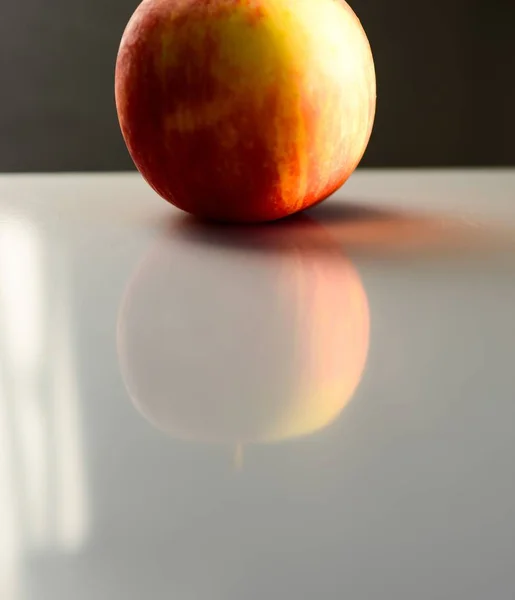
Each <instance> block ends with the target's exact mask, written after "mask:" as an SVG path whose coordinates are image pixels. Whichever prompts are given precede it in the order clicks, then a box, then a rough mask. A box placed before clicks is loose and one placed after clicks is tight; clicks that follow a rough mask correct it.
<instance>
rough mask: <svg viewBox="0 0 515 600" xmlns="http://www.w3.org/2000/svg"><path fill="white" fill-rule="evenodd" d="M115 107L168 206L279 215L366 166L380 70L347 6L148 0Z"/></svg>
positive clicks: (120, 71) (214, 214)
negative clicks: (376, 70)
mask: <svg viewBox="0 0 515 600" xmlns="http://www.w3.org/2000/svg"><path fill="white" fill-rule="evenodd" d="M116 105H117V110H118V115H119V119H120V124H121V129H122V132H123V135H124V138H125V141H126V143H127V146H128V149H129V152H130V154H131V156H132V158H133V160H134V162H135V164H136V166H137V168H138V169H139V171H140V172H141V174H142V175H143V177H144V178H145V179H146V180H147V181H148V183H149V184H150V185H151V186H152V187H153V188H154V190H155V191H156V192H158V193H159V194H160V195H161V196H163V197H164V198H165V199H166V200H168V201H169V202H171V203H172V204H174V205H176V206H178V207H179V208H181V209H183V210H186V211H188V212H190V213H193V214H195V215H198V216H201V217H206V218H212V219H219V220H227V221H242V222H244V221H247V222H251V221H267V220H273V219H278V218H281V217H284V216H287V215H289V214H292V213H295V212H297V211H300V210H302V209H305V208H307V207H309V206H311V205H313V204H315V203H317V202H319V201H321V200H323V199H324V198H326V197H327V196H328V195H330V194H331V193H332V192H334V191H335V190H336V189H337V188H338V187H340V186H341V185H342V184H343V183H344V182H345V181H346V180H347V179H348V177H349V176H350V175H351V173H352V172H353V171H354V169H355V168H356V166H357V165H358V163H359V161H360V160H361V158H362V156H363V153H364V151H365V149H366V146H367V144H368V140H369V138H370V134H371V131H372V126H373V121H374V115H375V106H376V82H375V71H374V62H373V58H372V53H371V50H370V45H369V43H368V40H367V36H366V34H365V32H364V30H363V28H362V26H361V24H360V22H359V20H358V18H357V17H356V15H355V14H354V12H353V11H352V10H351V8H350V7H349V6H348V5H347V4H346V2H345V1H344V0H144V2H143V3H142V4H141V5H140V6H139V8H138V9H137V10H136V12H135V14H134V16H133V17H132V19H131V20H130V22H129V24H128V26H127V29H126V30H125V33H124V35H123V39H122V42H121V46H120V51H119V55H118V61H117V66H116Z"/></svg>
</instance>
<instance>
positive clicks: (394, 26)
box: [0, 0, 515, 171]
mask: <svg viewBox="0 0 515 600" xmlns="http://www.w3.org/2000/svg"><path fill="white" fill-rule="evenodd" d="M294 1H295V0H292V2H294ZM350 3H351V5H352V7H353V8H354V10H355V11H356V13H357V14H358V16H359V17H360V19H361V21H362V23H363V25H364V27H365V29H366V31H367V33H368V36H369V39H370V42H371V45H372V50H373V52H374V56H375V60H376V68H377V76H378V113H377V120H376V127H375V130H374V134H373V137H372V140H371V143H370V146H369V149H368V151H367V154H366V156H365V159H364V161H363V163H362V164H363V165H365V166H455V165H485V166H486V165H514V164H515V144H514V138H515V111H514V108H515V2H514V0H502V1H501V0H497V2H493V3H488V2H485V1H480V0H467V1H465V0H433V1H431V2H427V1H422V0H351V2H350ZM137 4H138V1H137V0H10V1H7V0H4V1H3V2H2V8H0V61H1V62H0V74H1V83H0V171H62V170H76V171H80V170H125V169H130V168H132V163H131V161H130V159H129V156H128V154H127V151H126V149H125V146H124V143H123V140H122V138H121V135H120V132H119V128H118V122H117V118H116V112H115V108H114V98H113V74H114V64H115V60H116V53H117V49H118V44H119V41H120V38H121V35H122V33H123V29H124V27H125V25H126V23H127V21H128V19H129V17H130V15H131V14H132V12H133V11H134V9H135V8H136V6H137Z"/></svg>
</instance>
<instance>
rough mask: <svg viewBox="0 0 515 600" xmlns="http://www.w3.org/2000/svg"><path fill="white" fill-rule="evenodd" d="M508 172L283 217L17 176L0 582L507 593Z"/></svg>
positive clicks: (68, 178) (94, 597) (511, 306)
mask: <svg viewBox="0 0 515 600" xmlns="http://www.w3.org/2000/svg"><path fill="white" fill-rule="evenodd" d="M514 567H515V171H502V170H499V171H447V172H431V171H420V172H417V171H409V172H401V171H399V172H395V171H388V172H381V171H375V172H374V171H360V172H358V173H357V174H355V176H354V177H353V178H352V179H351V181H350V182H349V183H348V184H347V185H346V186H345V187H344V188H343V190H341V191H340V192H338V193H337V194H336V195H335V196H334V197H333V198H331V199H329V200H328V201H327V202H326V203H325V204H323V205H321V206H319V207H318V208H316V209H314V210H312V211H311V212H310V213H309V215H306V216H303V217H301V218H299V219H294V220H292V221H286V222H283V223H279V224H275V225H272V226H268V227H246V228H234V227H209V226H206V225H202V224H199V223H197V222H195V221H193V220H192V219H189V218H185V217H184V216H183V215H182V214H181V213H180V212H179V211H177V210H176V209H174V208H172V207H171V206H169V205H168V204H166V203H165V202H164V201H162V200H161V199H159V198H158V197H157V196H155V194H154V193H153V192H152V191H151V190H150V189H149V188H148V187H147V186H146V185H145V184H144V183H143V182H142V180H141V179H140V178H139V176H138V175H136V174H117V175H62V176H61V175H34V176H21V175H6V176H2V177H0V598H1V599H2V600H142V599H149V600H254V599H255V600H263V599H265V598H266V599H271V600H275V599H281V600H300V599H302V600H304V599H314V598H323V599H324V600H325V599H327V600H332V599H334V600H341V599H342V598H347V599H349V600H376V599H377V600H390V599H391V600H447V599H448V600H457V599H464V600H465V599H466V600H473V599H474V600H475V599H477V600H485V599H489V600H509V599H512V598H514V597H515V569H514Z"/></svg>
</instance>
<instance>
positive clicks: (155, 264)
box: [117, 216, 369, 444]
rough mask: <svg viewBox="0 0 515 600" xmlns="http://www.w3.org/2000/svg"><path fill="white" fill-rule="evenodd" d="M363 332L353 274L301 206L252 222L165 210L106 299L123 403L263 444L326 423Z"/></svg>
mask: <svg viewBox="0 0 515 600" xmlns="http://www.w3.org/2000/svg"><path fill="white" fill-rule="evenodd" d="M368 341H369V310H368V302H367V298H366V294H365V291H364V289H363V286H362V283H361V280H360V278H359V276H358V274H357V272H356V270H355V268H354V267H353V265H352V264H351V263H350V261H349V260H348V259H347V258H346V257H345V256H344V255H343V254H342V253H341V249H340V247H339V245H338V243H337V242H336V241H334V240H332V239H331V237H330V235H329V234H328V232H327V230H326V229H325V228H323V227H321V226H320V225H319V224H317V223H316V222H314V221H312V220H311V219H309V218H307V217H306V216H301V217H297V218H294V219H290V220H287V221H282V222H278V223H274V224H271V225H269V226H264V227H263V226H261V227H254V226H247V227H245V226H244V227H236V226H218V227H214V226H212V225H209V226H207V225H203V224H202V223H200V222H198V221H195V220H193V219H188V218H186V219H184V218H180V219H176V220H174V221H173V222H172V224H171V227H170V228H169V229H168V230H167V231H166V234H165V235H163V237H162V239H161V240H159V241H158V242H157V243H156V245H155V246H154V247H153V248H151V249H150V251H149V253H148V254H147V255H146V256H145V257H144V258H143V259H142V261H141V262H140V264H139V266H138V267H137V269H136V271H135V273H134V275H133V277H132V279H131V280H130V281H129V283H128V285H127V288H126V290H125V293H124V296H123V299H122V302H121V305H120V309H119V321H118V340H117V344H118V355H119V361H120V368H121V372H122V376H123V379H124V382H125V385H126V387H127V389H128V392H129V395H130V397H131V399H132V401H133V403H134V405H135V407H136V408H137V409H138V411H139V412H140V413H141V414H142V415H143V416H144V417H145V418H146V419H147V420H148V421H150V423H151V424H153V425H154V426H155V427H157V428H158V429H160V430H163V431H165V432H167V433H168V434H170V435H172V436H174V437H176V438H180V439H190V440H196V441H200V442H225V443H231V444H238V443H269V442H276V441H280V440H286V439H291V438H297V437H300V436H305V435H309V434H312V433H314V432H316V431H319V430H321V429H323V428H325V427H327V426H328V425H329V424H331V423H332V422H333V421H334V420H335V419H336V418H337V417H338V415H339V414H340V413H341V411H342V410H343V408H344V407H345V405H346V404H347V403H348V402H349V400H350V399H351V397H352V395H353V393H354V391H355V390H356V388H357V386H358V384H359V382H360V379H361V377H362V374H363V370H364V367H365V362H366V357H367V352H368Z"/></svg>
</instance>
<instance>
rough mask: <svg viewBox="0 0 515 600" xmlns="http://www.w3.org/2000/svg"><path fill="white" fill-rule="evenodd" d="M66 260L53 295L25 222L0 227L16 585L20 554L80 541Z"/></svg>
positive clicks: (2, 355) (3, 420)
mask: <svg viewBox="0 0 515 600" xmlns="http://www.w3.org/2000/svg"><path fill="white" fill-rule="evenodd" d="M60 250H62V249H60ZM62 254H63V253H62V252H56V257H57V258H56V259H55V261H53V263H52V267H53V270H52V275H53V276H52V278H51V281H52V286H51V287H52V289H50V288H49V287H48V286H45V284H44V282H45V281H46V279H45V278H44V276H45V273H46V269H47V268H48V266H49V263H48V261H49V258H50V257H49V255H48V253H47V252H46V249H45V244H44V240H43V239H42V238H41V236H40V233H39V231H38V230H37V229H36V228H35V227H34V226H33V225H32V224H31V223H29V222H26V221H23V220H21V219H15V218H7V219H4V220H2V221H1V222H0V327H1V332H2V336H1V339H0V428H1V432H0V433H1V444H2V448H1V450H2V452H1V461H0V469H1V472H0V480H1V492H0V512H1V514H2V524H1V530H2V534H1V536H0V556H1V557H2V565H1V566H0V569H2V571H5V572H7V573H10V574H11V576H12V577H14V578H15V576H14V575H13V574H14V573H15V572H16V568H15V565H14V564H10V563H9V562H8V561H9V560H11V561H12V560H14V559H13V557H15V556H20V553H21V551H22V550H23V549H24V548H32V549H37V548H41V547H48V546H57V547H62V548H63V549H64V548H66V549H69V548H70V547H77V546H79V545H80V544H82V543H83V541H84V537H85V535H86V525H87V502H86V492H85V481H84V477H85V473H84V464H83V457H82V448H81V437H80V431H79V416H78V401H79V399H78V394H77V390H76V388H75V385H74V381H75V378H76V376H77V373H76V366H75V364H74V344H73V340H72V337H71V334H72V332H71V315H70V310H71V308H70V299H69V298H68V297H67V294H68V291H69V286H70V279H69V269H68V267H67V264H66V260H65V259H64V258H63V257H62ZM7 513H9V514H7ZM11 513H12V514H11ZM4 523H6V524H7V525H5V524H4ZM9 557H10V558H9ZM10 587H11V588H12V589H14V587H13V586H12V585H11V586H10ZM1 597H2V600H3V599H4V598H6V599H9V600H10V598H11V597H12V598H16V595H15V594H14V592H13V593H12V594H11V595H10V596H9V595H7V594H3V595H2V596H1Z"/></svg>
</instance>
